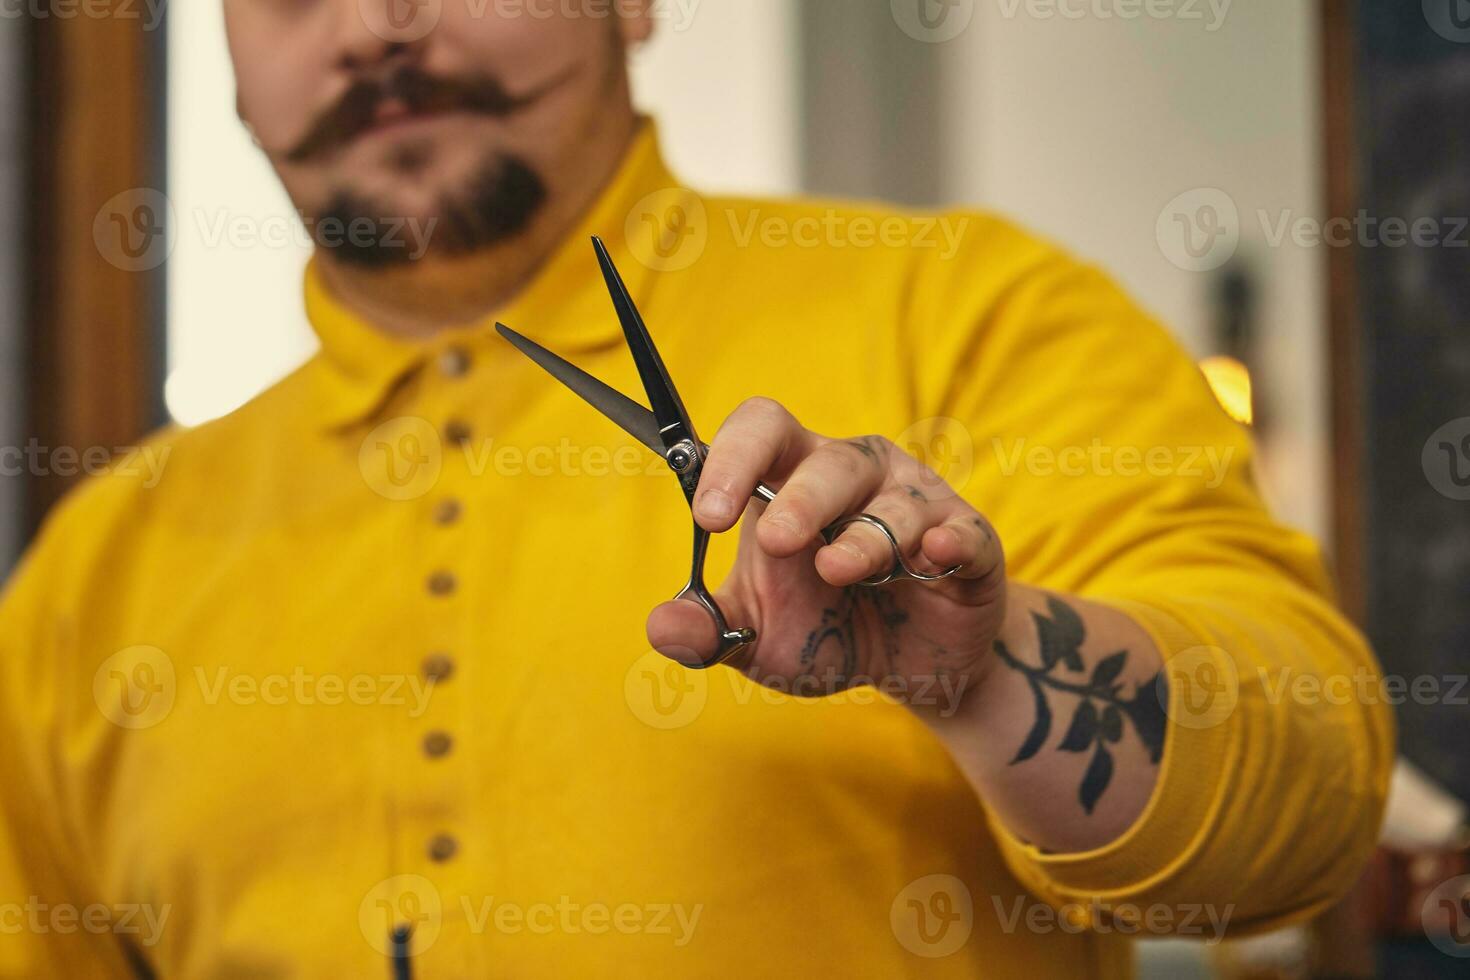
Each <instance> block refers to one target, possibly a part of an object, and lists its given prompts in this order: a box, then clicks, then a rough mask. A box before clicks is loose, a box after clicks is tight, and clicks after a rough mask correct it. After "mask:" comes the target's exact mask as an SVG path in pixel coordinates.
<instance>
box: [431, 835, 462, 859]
mask: <svg viewBox="0 0 1470 980" xmlns="http://www.w3.org/2000/svg"><path fill="white" fill-rule="evenodd" d="M458 853H459V841H457V840H455V839H454V838H453V837H451V836H449V835H448V834H435V835H434V836H433V837H431V838H429V860H430V861H433V862H434V863H435V864H443V863H444V862H445V861H448V860H449V859H450V858H452V857H454V856H455V855H456V854H458Z"/></svg>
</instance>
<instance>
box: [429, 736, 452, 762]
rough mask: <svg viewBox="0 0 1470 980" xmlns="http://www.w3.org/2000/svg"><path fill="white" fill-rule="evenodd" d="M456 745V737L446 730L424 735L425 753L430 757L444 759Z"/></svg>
mask: <svg viewBox="0 0 1470 980" xmlns="http://www.w3.org/2000/svg"><path fill="white" fill-rule="evenodd" d="M453 747H454V739H452V738H450V737H449V736H448V735H447V734H445V733H444V732H430V733H429V734H427V735H425V736H424V755H426V756H428V757H429V758H430V759H442V758H444V757H445V756H446V755H448V754H449V750H450V749H451V748H453Z"/></svg>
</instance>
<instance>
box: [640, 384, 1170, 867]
mask: <svg viewBox="0 0 1470 980" xmlns="http://www.w3.org/2000/svg"><path fill="white" fill-rule="evenodd" d="M757 482H763V483H765V484H767V485H768V486H770V487H772V488H775V489H777V491H778V492H777V494H776V499H775V501H774V502H773V503H771V504H769V505H762V504H758V503H757V504H749V505H748V506H749V507H750V509H751V517H750V518H749V519H747V520H746V521H745V522H744V523H743V524H742V525H741V529H740V552H739V555H738V557H737V558H736V561H735V568H734V570H733V571H732V572H731V574H730V577H729V578H728V579H727V580H726V582H725V584H724V586H723V587H722V588H721V589H720V591H719V593H718V594H717V595H716V598H717V600H718V601H719V603H720V607H721V609H722V610H724V613H725V617H726V618H727V619H728V620H729V622H730V624H731V625H732V626H750V627H753V628H754V629H756V630H757V632H758V635H759V639H758V640H757V641H756V643H755V644H754V646H752V647H748V648H747V649H745V650H743V651H741V653H740V654H739V655H738V656H737V657H736V658H735V659H734V660H733V661H731V666H733V667H736V668H738V669H740V670H742V671H744V672H745V673H746V674H747V675H748V676H749V677H751V678H752V679H754V680H756V681H758V682H760V683H762V684H766V685H768V686H770V687H774V688H777V689H778V690H783V691H786V692H789V693H791V694H795V695H801V696H811V697H821V696H824V695H828V694H835V693H838V692H840V691H843V690H846V689H848V688H850V687H854V686H858V685H869V686H876V687H878V688H879V689H880V690H882V691H883V692H884V693H886V694H888V695H891V696H892V697H894V698H896V699H898V700H900V701H903V702H905V703H906V704H907V705H908V706H909V707H910V708H911V709H913V710H914V712H915V713H916V714H917V715H918V716H919V717H920V718H922V719H923V720H924V722H925V724H926V725H928V727H929V728H930V730H932V731H933V732H934V733H935V734H936V735H937V736H938V737H939V739H940V741H941V742H943V743H944V745H945V747H946V748H947V749H948V750H949V753H950V755H951V756H952V757H953V758H954V760H955V762H956V763H957V764H958V765H959V767H960V769H961V770H963V771H964V773H965V774H966V776H967V777H968V778H969V780H970V782H971V783H972V784H973V785H974V787H975V789H976V791H977V792H978V793H979V794H980V796H981V797H982V798H983V799H984V800H985V801H986V804H987V806H988V807H989V808H990V809H991V810H992V811H994V812H995V813H996V814H998V815H999V816H1000V817H1001V818H1002V819H1003V820H1004V821H1005V822H1006V824H1007V825H1008V826H1009V827H1010V828H1011V830H1012V832H1014V833H1015V834H1017V835H1018V836H1020V837H1022V838H1023V839H1026V840H1029V841H1031V842H1032V843H1034V844H1036V845H1037V846H1040V847H1044V848H1046V849H1048V850H1052V851H1056V852H1065V851H1081V850H1089V849H1092V848H1096V847H1101V846H1103V845H1104V844H1106V843H1108V842H1109V841H1112V840H1115V839H1116V838H1117V837H1118V836H1119V835H1121V834H1122V833H1123V832H1124V831H1126V830H1127V829H1128V827H1129V826H1131V825H1132V824H1133V822H1134V821H1135V820H1136V819H1137V818H1138V816H1139V814H1141V813H1142V812H1143V808H1144V805H1145V804H1146V803H1147V802H1148V799H1149V796H1150V795H1151V794H1152V792H1153V788H1154V785H1155V783H1156V782H1157V777H1158V765H1159V760H1160V758H1161V757H1162V754H1163V748H1164V738H1165V730H1166V727H1167V726H1166V722H1165V714H1164V709H1165V705H1166V703H1167V684H1166V682H1165V681H1164V680H1163V678H1162V677H1161V675H1160V668H1161V667H1162V660H1161V658H1160V656H1159V651H1158V649H1157V647H1156V646H1155V645H1154V642H1153V640H1152V639H1151V638H1150V637H1149V635H1148V634H1147V633H1146V632H1145V631H1144V630H1143V629H1142V627H1140V626H1139V625H1138V624H1137V623H1136V622H1134V621H1133V619H1132V618H1130V617H1129V616H1128V615H1126V614H1125V613H1123V612H1121V611H1119V610H1118V609H1115V608H1112V607H1110V606H1107V605H1104V604H1100V603H1097V602H1092V601H1088V600H1086V599H1083V598H1081V597H1078V596H1063V595H1058V594H1055V593H1050V592H1044V591H1042V590H1040V589H1036V588H1032V587H1030V586H1026V585H1022V584H1019V583H1016V582H1011V581H1008V580H1007V576H1006V568H1005V558H1004V555H1003V552H1002V550H1001V544H1000V541H999V539H998V537H997V535H996V533H995V530H994V528H992V527H991V525H990V522H989V521H987V520H986V519H985V518H984V516H982V515H981V514H978V513H976V512H975V509H974V508H972V507H971V506H970V505H969V504H967V503H966V502H965V501H964V500H962V499H961V498H960V497H959V495H958V494H957V493H955V491H954V490H953V489H951V488H950V487H948V486H946V485H945V484H944V482H943V481H942V480H941V479H940V478H939V477H938V476H937V475H936V474H935V473H934V472H933V471H932V470H930V469H929V468H928V467H926V466H924V465H923V464H922V463H920V462H919V461H918V460H916V459H914V458H913V457H911V456H909V455H907V454H905V453H904V452H902V451H901V450H900V449H899V447H897V446H895V445H893V444H892V443H891V442H889V441H888V440H886V439H883V438H880V437H877V436H862V437H858V438H851V439H831V438H827V437H824V436H820V435H817V434H816V433H815V432H810V431H808V430H807V429H805V428H803V427H802V426H801V425H800V424H799V423H798V422H797V421H796V419H794V418H792V417H791V413H790V412H788V411H786V410H785V409H784V408H782V407H781V406H780V405H778V404H776V403H775V402H772V401H768V400H765V399H756V400H753V401H749V402H746V403H745V404H744V405H742V406H741V407H740V408H739V409H738V410H736V412H735V413H734V414H733V415H731V416H730V418H729V419H728V420H727V421H726V422H725V425H724V427H723V428H721V429H720V432H719V434H718V435H717V436H716V437H715V440H714V443H713V444H712V445H711V448H710V453H709V459H708V460H707V461H706V463H705V467H704V472H703V474H702V475H701V478H700V483H699V489H698V492H697V494H696V496H695V500H694V518H695V520H697V521H698V522H699V523H700V525H701V526H702V527H704V528H705V529H706V530H709V531H712V532H716V533H718V532H721V531H728V530H729V529H730V528H731V527H733V526H734V525H735V523H736V522H737V521H738V520H739V518H740V515H741V513H742V511H743V510H744V509H745V508H746V506H747V501H749V499H750V495H751V492H752V491H753V490H754V489H755V485H756V483H757ZM860 513H867V514H872V515H873V516H875V517H879V518H882V519H883V520H884V521H885V522H886V523H887V524H888V525H889V527H891V528H892V529H893V531H894V534H895V535H896V536H897V537H898V540H899V542H900V544H901V545H902V547H903V550H904V554H905V556H906V557H907V558H908V561H909V564H910V565H912V566H914V567H915V568H917V569H919V570H921V571H929V570H932V571H935V572H938V571H941V570H943V569H947V568H951V567H953V566H956V565H958V566H960V570H959V571H958V572H957V573H956V574H955V575H953V576H952V577H950V578H947V579H944V580H942V581H938V582H914V581H907V580H901V581H898V582H894V583H892V584H890V585H885V586H880V587H878V588H867V587H864V586H860V585H858V584H857V583H859V582H861V581H863V580H864V579H867V578H871V577H874V576H876V575H880V574H883V573H885V572H887V571H888V570H889V569H890V568H892V566H893V548H892V546H891V545H890V544H889V542H888V539H887V538H886V537H884V535H883V534H882V532H880V531H878V530H877V529H875V528H873V527H870V526H868V525H866V524H853V525H851V526H850V527H848V528H847V529H846V530H845V531H843V533H842V535H841V536H840V537H839V538H837V540H835V541H834V542H833V543H832V544H830V545H828V544H826V543H825V541H824V540H823V538H822V530H823V529H824V528H826V527H828V526H829V525H831V524H833V523H834V522H836V521H837V520H839V519H840V518H843V517H848V516H851V515H854V514H860ZM648 638H649V641H650V642H651V643H652V644H653V645H654V647H655V648H657V649H658V650H660V651H662V652H663V653H664V654H665V655H666V656H668V657H671V658H673V659H675V660H678V661H680V662H682V663H700V662H704V661H707V660H708V659H709V658H710V656H711V655H713V653H714V652H715V649H716V646H717V641H716V638H715V630H714V627H713V625H712V623H711V622H710V618H709V615H708V613H706V612H705V610H704V609H703V608H701V607H700V606H698V605H697V604H695V603H693V602H686V601H676V602H669V603H665V604H664V605H662V606H659V607H658V608H657V609H655V610H654V611H653V613H652V615H650V616H649V619H648Z"/></svg>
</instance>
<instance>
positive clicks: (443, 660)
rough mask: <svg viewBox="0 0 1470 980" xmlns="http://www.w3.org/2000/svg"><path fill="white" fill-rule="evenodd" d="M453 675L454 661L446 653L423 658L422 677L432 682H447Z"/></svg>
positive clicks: (432, 654)
mask: <svg viewBox="0 0 1470 980" xmlns="http://www.w3.org/2000/svg"><path fill="white" fill-rule="evenodd" d="M453 673H454V661H453V660H451V659H450V658H449V654H447V653H431V654H429V655H428V656H427V657H425V658H424V676H425V677H427V678H428V679H429V680H431V681H434V682H436V683H437V682H439V681H447V680H449V675H450V674H453Z"/></svg>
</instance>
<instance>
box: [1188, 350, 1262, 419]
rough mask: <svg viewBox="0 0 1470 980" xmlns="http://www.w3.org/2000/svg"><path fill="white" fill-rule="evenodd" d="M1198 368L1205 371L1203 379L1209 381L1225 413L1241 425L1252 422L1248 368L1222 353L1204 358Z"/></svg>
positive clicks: (1252, 402) (1252, 408)
mask: <svg viewBox="0 0 1470 980" xmlns="http://www.w3.org/2000/svg"><path fill="white" fill-rule="evenodd" d="M1199 368H1200V370H1201V371H1203V372H1204V373H1205V380H1206V381H1208V382H1209V383H1210V388H1211V389H1213V390H1214V392H1215V397H1216V398H1217V399H1219V402H1220V407H1221V408H1223V409H1225V414H1226V415H1229V416H1230V417H1231V418H1233V419H1234V420H1235V421H1237V422H1239V423H1241V424H1242V425H1250V424H1252V423H1253V422H1254V421H1255V418H1256V412H1255V397H1254V393H1253V391H1252V387H1251V372H1250V369H1249V368H1247V367H1246V366H1245V365H1244V364H1242V363H1240V362H1239V361H1237V360H1236V359H1235V358H1233V357H1225V356H1224V355H1217V356H1215V357H1207V358H1205V359H1204V360H1203V361H1201V362H1200V365H1199Z"/></svg>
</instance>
